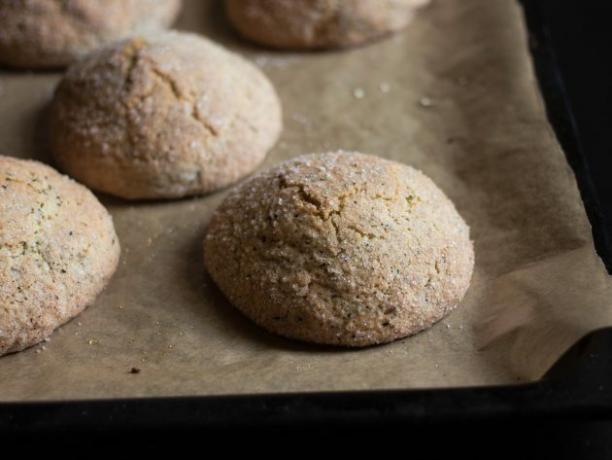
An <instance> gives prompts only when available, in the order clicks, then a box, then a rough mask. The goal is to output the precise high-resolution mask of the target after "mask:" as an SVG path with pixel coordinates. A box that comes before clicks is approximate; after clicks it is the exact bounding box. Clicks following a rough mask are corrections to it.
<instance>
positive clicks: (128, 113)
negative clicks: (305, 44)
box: [50, 32, 282, 199]
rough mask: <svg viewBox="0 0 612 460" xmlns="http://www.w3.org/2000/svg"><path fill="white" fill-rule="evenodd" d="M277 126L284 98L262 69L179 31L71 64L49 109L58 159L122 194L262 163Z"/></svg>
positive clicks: (169, 189)
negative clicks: (279, 96)
mask: <svg viewBox="0 0 612 460" xmlns="http://www.w3.org/2000/svg"><path fill="white" fill-rule="evenodd" d="M281 127H282V116H281V108H280V102H279V100H278V97H277V95H276V92H275V91H274V88H273V87H272V84H271V83H270V82H269V81H268V79H267V78H266V77H265V76H264V75H263V74H262V73H261V71H260V70H259V69H257V68H256V67H255V66H254V65H252V64H250V63H249V62H247V61H246V60H244V59H243V58H241V57H240V56H238V55H236V54H233V53H231V52H229V51H227V50H226V49H224V48H222V47H220V46H218V45H216V44H214V43H212V42H211V41H209V40H206V39H205V38H202V37H199V36H197V35H192V34H187V33H178V32H164V33H160V34H155V35H147V36H140V37H136V38H131V39H128V40H126V41H123V42H120V43H118V44H115V45H113V46H111V47H109V48H106V49H103V50H101V51H99V52H96V53H94V54H92V55H90V56H88V57H87V58H86V59H84V60H83V61H81V62H79V63H77V64H75V65H73V66H72V67H70V69H69V70H68V72H67V74H66V76H65V77H64V79H63V80H62V81H61V82H60V84H59V87H58V88H57V91H56V93H55V97H54V100H53V103H52V105H51V110H50V141H51V149H52V151H53V153H54V156H55V159H56V161H57V163H58V164H59V165H60V167H61V168H62V169H63V170H64V171H66V172H67V173H68V174H70V175H71V176H73V177H75V178H77V179H78V180H79V181H81V182H83V183H84V184H86V185H88V186H89V187H91V188H94V189H96V190H99V191H102V192H107V193H110V194H113V195H117V196H120V197H123V198H128V199H146V198H149V199H151V198H179V197H183V196H187V195H197V194H202V193H207V192H211V191H214V190H217V189H219V188H222V187H225V186H226V185H228V184H231V183H232V182H235V181H237V180H238V179H240V178H242V177H244V176H245V175H247V174H249V173H251V172H252V171H253V170H254V169H255V168H256V167H257V166H258V165H259V163H260V162H261V161H262V160H263V159H264V157H265V156H266V153H267V151H268V150H269V149H270V148H271V147H272V146H273V145H274V143H275V142H276V140H277V138H278V136H279V134H280V131H281Z"/></svg>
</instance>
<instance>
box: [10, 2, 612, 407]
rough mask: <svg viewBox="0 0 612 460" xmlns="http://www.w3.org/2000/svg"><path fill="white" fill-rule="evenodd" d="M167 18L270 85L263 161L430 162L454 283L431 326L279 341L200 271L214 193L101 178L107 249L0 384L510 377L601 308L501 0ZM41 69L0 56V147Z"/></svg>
mask: <svg viewBox="0 0 612 460" xmlns="http://www.w3.org/2000/svg"><path fill="white" fill-rule="evenodd" d="M372 1H375V0H372ZM178 28H180V29H184V30H191V31H196V32H199V33H202V34H204V35H207V36H209V37H211V38H212V39H214V40H217V41H220V42H222V43H224V44H226V45H227V46H229V47H230V48H231V49H233V50H234V51H236V52H239V53H241V54H243V55H245V56H246V57H247V58H249V59H252V60H253V61H254V62H255V63H256V64H258V65H259V66H260V67H262V69H263V70H264V71H265V72H266V74H267V75H268V76H269V77H270V78H271V80H272V81H273V82H274V84H275V85H276V87H277V89H278V92H279V94H280V96H281V99H282V102H283V106H284V121H285V129H284V132H283V135H282V138H281V140H280V142H279V143H278V145H277V146H276V147H275V148H274V149H273V150H272V152H271V153H270V155H269V156H268V158H267V160H266V162H265V165H264V166H269V165H272V164H275V163H277V162H279V161H281V160H283V159H286V158H290V157H292V156H296V155H299V154H301V153H305V152H314V151H326V150H332V149H338V148H344V149H355V150H360V151H363V152H368V153H374V154H377V155H380V156H383V157H387V158H392V159H395V160H398V161H401V162H405V163H408V164H411V165H414V166H416V167H418V168H420V169H422V170H423V171H424V172H425V173H426V174H428V175H429V176H431V177H432V178H433V179H434V180H435V181H436V182H437V183H438V184H439V185H440V186H441V187H442V188H443V189H444V190H445V191H446V193H447V194H448V195H449V196H450V197H451V198H452V199H453V200H454V201H455V203H456V204H457V206H458V208H459V210H460V212H461V213H462V215H463V216H464V218H465V219H466V220H467V222H468V223H469V224H470V226H471V228H472V237H473V239H474V241H475V246H476V271H475V274H474V278H473V282H472V286H471V288H470V290H469V292H468V294H467V297H466V298H465V300H464V302H463V303H462V305H461V306H460V308H458V309H457V310H456V311H455V312H454V313H453V314H451V315H450V317H448V318H447V319H446V320H444V321H442V322H440V323H438V324H437V325H436V326H435V327H433V328H432V329H431V330H429V331H426V332H423V333H421V334H418V335H416V336H414V337H411V338H408V339H405V340H401V341H398V342H395V343H393V344H390V345H386V346H381V347H375V348H368V349H364V350H339V349H333V348H325V347H317V346H310V345H308V344H302V343H298V342H292V341H288V340H284V339H282V338H278V337H275V336H272V335H270V334H268V333H266V332H263V331H261V330H260V329H258V328H257V327H256V326H254V325H252V324H251V323H250V322H249V321H248V320H247V319H245V318H244V317H242V316H241V315H240V314H239V313H238V312H237V311H235V310H234V309H233V308H232V307H231V306H230V305H229V304H228V302H227V301H226V300H225V299H224V298H223V296H222V295H221V294H220V292H219V291H218V290H217V289H216V288H215V287H214V285H213V284H212V282H211V280H210V278H209V277H208V276H207V275H206V273H205V272H204V269H203V265H202V261H201V259H202V256H201V252H202V251H201V247H202V238H203V233H204V229H205V227H206V224H207V222H208V221H209V218H210V216H211V213H212V211H213V210H214V209H215V207H216V206H217V205H218V204H219V202H220V201H221V200H222V199H223V197H224V196H225V194H226V193H227V191H223V192H220V193H215V194H212V195H209V196H206V197H201V198H195V199H187V200H182V201H174V202H153V203H151V202H149V203H130V202H125V201H120V200H116V199H112V198H109V197H105V196H101V200H102V201H103V203H104V204H105V205H107V206H108V207H109V209H110V211H111V213H112V214H113V216H114V219H115V224H116V227H117V232H118V234H119V238H120V240H121V243H122V247H123V254H122V258H121V263H120V267H119V269H118V271H117V273H116V275H115V277H114V278H113V280H112V282H111V284H110V286H109V287H108V289H107V290H106V291H105V292H104V293H103V294H102V295H101V296H100V298H99V299H98V300H97V301H96V303H95V304H94V305H92V306H91V307H90V308H89V309H88V310H86V311H85V312H84V313H83V314H82V315H81V316H80V317H78V318H77V319H75V320H74V321H72V322H70V323H69V324H67V325H65V326H64V327H62V328H61V329H60V330H59V331H57V332H56V333H55V334H54V335H53V336H52V338H51V340H50V342H48V343H45V344H41V345H39V346H36V347H33V348H31V349H29V350H27V351H25V352H22V353H18V354H14V355H10V356H6V357H3V358H0V400H2V401H9V400H41V399H67V398H112V397H134V396H162V395H164V396H169V395H210V394H227V393H259V392H287V391H316V390H355V389H382V388H413V387H443V386H465V385H483V384H511V383H517V382H523V381H529V380H533V379H537V378H539V377H540V376H541V375H542V373H543V372H545V370H546V369H547V368H548V366H549V365H550V364H552V363H553V361H554V360H555V359H556V358H557V357H558V356H559V355H560V354H561V353H562V352H563V351H564V350H565V349H566V348H567V347H568V346H569V345H571V343H573V342H574V341H575V340H577V339H578V338H579V337H580V336H582V335H583V334H585V333H587V332H589V331H590V330H592V329H595V328H597V327H600V326H604V325H610V324H612V308H611V307H612V305H610V303H611V302H610V299H611V298H612V282H611V279H610V278H609V277H608V276H607V275H606V273H605V271H604V268H603V266H602V264H601V262H600V260H599V259H598V258H597V256H596V255H595V252H594V249H593V244H592V239H591V232H590V227H589V224H588V221H587V219H586V216H585V212H584V209H583V207H582V203H581V201H580V197H579V194H578V191H577V188H576V184H575V180H574V177H573V175H572V172H571V170H570V168H569V166H568V165H567V163H566V161H565V158H564V155H563V153H562V151H561V150H560V148H559V146H558V144H557V142H556V140H555V138H554V136H553V134H552V131H551V128H550V127H549V125H548V124H547V121H546V118H545V114H544V109H543V105H542V102H541V99H540V96H539V94H538V91H537V85H536V81H535V78H534V76H533V71H532V67H531V63H530V59H529V55H528V52H527V44H526V43H527V38H526V31H525V27H524V24H523V19H522V15H521V11H520V9H519V7H518V4H517V2H514V1H513V0H437V1H435V2H434V3H433V4H432V6H431V7H428V8H426V9H424V10H422V11H421V12H420V13H419V14H418V15H417V17H416V19H415V20H414V22H413V23H412V25H411V26H410V27H409V28H408V29H407V30H406V31H405V32H402V33H400V34H398V35H397V36H395V37H392V38H390V39H388V40H385V41H381V42H378V43H375V44H373V45H370V46H367V47H363V48H359V49H355V50H350V51H341V52H323V53H304V54H296V53H280V52H269V51H266V50H264V49H261V48H257V47H254V46H252V45H249V44H248V43H246V42H243V41H242V40H240V39H239V38H238V37H237V36H236V35H234V34H233V32H232V31H231V29H230V28H229V27H228V25H227V23H226V21H225V19H224V17H223V14H222V9H221V6H220V4H219V2H217V1H201V0H192V1H186V8H185V11H184V14H183V16H182V19H181V20H180V22H179V24H178ZM59 77H60V74H58V73H24V72H15V71H3V72H1V73H0V152H2V153H4V154H8V155H14V156H20V157H34V158H38V159H43V160H45V161H48V159H49V157H48V153H47V149H46V146H45V135H44V118H45V117H44V113H45V107H46V105H47V104H48V102H49V99H50V97H51V94H52V91H53V88H54V86H55V84H56V83H57V81H58V79H59ZM133 367H135V368H138V369H140V370H141V371H140V373H138V374H131V373H130V369H131V368H133Z"/></svg>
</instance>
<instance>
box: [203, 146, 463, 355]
mask: <svg viewBox="0 0 612 460" xmlns="http://www.w3.org/2000/svg"><path fill="white" fill-rule="evenodd" d="M204 259H205V264H206V267H207V268H208V270H209V272H210V274H211V276H212V278H213V279H214V280H215V282H216V283H217V284H218V286H219V287H220V288H221V290H222V291H223V292H224V293H225V294H226V296H227V297H228V298H229V300H230V301H231V302H232V303H233V304H234V305H235V306H236V307H238V308H239V309H240V310H241V311H242V312H243V313H244V314H246V315H247V316H249V317H250V318H252V319H253V320H254V321H255V322H256V323H258V324H259V325H261V326H263V327H264V328H266V329H268V330H270V331H272V332H275V333H278V334H281V335H283V336H286V337H291V338H296V339H302V340H306V341H310V342H317V343H324V344H338V345H346V346H367V345H373V344H379V343H385V342H390V341H392V340H395V339H398V338H401V337H405V336H407V335H410V334H413V333H416V332H418V331H421V330H423V329H425V328H427V327H429V326H431V325H432V324H433V323H435V322H436V321H438V320H440V319H441V318H443V317H444V316H445V315H447V314H448V313H449V312H450V311H451V310H452V309H453V308H454V307H455V306H456V305H457V304H458V303H459V302H460V300H461V299H462V297H463V295H464V294H465V292H466V290H467V288H468V286H469V284H470V279H471V275H472V270H473V266H474V251H473V247H472V242H471V240H470V237H469V228H468V226H467V225H466V224H465V222H464V221H463V219H462V218H461V216H460V215H459V214H458V213H457V211H456V209H455V207H454V206H453V204H452V203H451V202H450V200H449V199H448V198H447V197H446V196H445V195H444V194H443V193H442V191H441V190H440V189H439V188H438V187H437V186H436V185H435V184H434V183H433V182H432V181H431V180H430V179H429V178H427V177H426V176H425V175H424V174H422V173H421V172H419V171H417V170H415V169H413V168H411V167H409V166H406V165H403V164H400V163H396V162H393V161H389V160H384V159H381V158H378V157H374V156H369V155H364V154H360V153H351V152H336V153H328V154H318V155H305V156H301V157H298V158H296V159H293V160H289V161H287V162H284V163H282V164H280V165H278V166H276V167H273V168H271V169H269V170H267V171H265V172H263V173H260V174H258V175H257V176H255V177H254V178H252V179H251V180H249V181H247V182H246V183H244V184H243V185H241V186H240V187H239V188H238V189H237V190H235V191H234V192H232V193H231V194H230V195H229V196H228V198H227V199H226V200H225V201H224V202H223V203H222V205H221V206H220V207H219V209H218V210H217V211H216V213H215V215H214V216H213V218H212V221H211V223H210V226H209V229H208V232H207V235H206V239H205V248H204Z"/></svg>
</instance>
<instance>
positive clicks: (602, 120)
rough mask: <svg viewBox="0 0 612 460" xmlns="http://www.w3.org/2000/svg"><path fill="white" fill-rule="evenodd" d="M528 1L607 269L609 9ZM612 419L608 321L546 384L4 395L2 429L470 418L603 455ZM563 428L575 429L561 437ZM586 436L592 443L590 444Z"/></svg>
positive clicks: (547, 82)
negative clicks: (82, 397) (25, 398)
mask: <svg viewBox="0 0 612 460" xmlns="http://www.w3.org/2000/svg"><path fill="white" fill-rule="evenodd" d="M521 3H522V5H523V8H524V11H525V16H526V18H527V24H528V28H529V31H530V49H531V52H532V57H533V61H534V63H535V68H536V73H537V76H538V80H539V83H540V87H541V90H542V93H543V96H544V99H545V102H546V107H547V113H548V116H549V119H550V122H551V124H552V125H553V127H554V129H555V132H556V134H557V137H558V139H559V141H560V143H561V145H562V146H563V149H564V151H565V153H566V155H567V158H568V161H569V163H570V165H571V166H572V168H573V169H574V172H575V174H576V177H577V181H578V185H579V189H580V192H581V195H582V199H583V201H584V204H585V208H586V210H587V214H588V217H589V219H590V221H591V225H592V228H593V236H594V241H595V245H596V249H597V252H598V253H599V255H600V256H601V258H602V259H603V261H604V263H605V264H606V267H607V268H608V271H610V270H611V269H612V182H610V181H609V180H607V176H608V175H609V171H610V170H612V156H611V155H610V154H611V152H612V142H611V141H610V138H609V136H606V135H605V134H606V133H607V132H606V130H607V129H609V127H610V126H612V123H611V122H612V112H611V111H612V100H611V99H612V98H611V95H610V83H609V82H610V81H612V75H611V74H610V72H609V71H608V70H607V69H606V68H605V66H604V61H603V60H602V56H605V55H606V53H607V49H606V47H607V44H609V43H610V42H612V33H611V32H610V29H609V28H608V27H607V24H604V21H606V18H608V17H609V16H608V14H609V13H610V7H609V6H605V5H603V2H581V1H579V0H567V1H562V2H558V1H555V0H522V1H521ZM611 303H612V302H611ZM608 420H612V329H603V330H599V331H594V332H593V333H591V334H589V335H588V336H587V337H585V338H583V339H582V340H581V341H579V342H578V343H577V344H575V345H574V346H573V347H572V348H571V349H570V350H568V352H567V353H566V354H564V355H563V357H562V358H561V359H560V360H559V361H558V362H557V363H556V364H555V365H554V366H553V367H552V368H551V369H550V371H549V372H548V373H547V374H546V375H545V376H544V377H543V378H542V379H541V380H540V381H538V382H535V383H530V384H524V385H513V386H499V387H478V388H460V389H439V390H438V389H436V390H398V391H357V392H334V393H303V394H282V395H281V394H278V395H256V396H250V395H244V396H214V397H180V398H145V399H125V400H104V401H63V402H49V403H5V404H0V438H1V439H2V441H3V443H4V442H6V441H7V440H13V441H15V440H22V439H23V438H24V437H28V436H30V435H33V434H36V435H38V436H50V437H52V438H53V439H54V440H55V441H56V442H57V441H58V440H59V439H62V435H64V438H65V439H64V440H65V441H67V442H70V443H74V442H77V439H78V440H80V442H87V441H86V440H87V439H88V436H98V435H101V434H102V435H104V436H109V435H114V436H118V437H127V436H129V437H130V438H131V439H134V436H135V433H145V432H150V431H151V430H155V431H160V432H162V431H163V432H164V433H166V434H167V433H169V432H172V433H174V434H177V433H183V434H190V435H194V434H195V433H200V432H201V431H202V430H211V429H233V430H238V429H258V430H262V429H264V430H277V429H287V428H293V429H300V430H301V431H304V430H309V431H311V432H321V431H323V430H326V429H329V428H334V429H340V428H345V429H350V430H358V429H367V430H368V431H370V432H372V431H373V430H374V431H380V430H389V429H393V428H401V429H402V430H404V429H407V428H410V429H411V431H410V432H411V433H412V434H413V435H414V436H412V438H411V439H412V442H415V443H416V442H417V440H418V439H420V441H421V442H424V440H425V439H427V437H426V436H425V437H422V436H423V433H424V432H427V433H431V432H432V431H438V428H439V427H440V426H445V427H448V426H453V427H454V432H455V434H456V435H458V434H459V433H462V432H464V431H466V430H470V431H471V430H472V429H474V427H478V429H480V430H481V435H483V433H484V432H485V431H486V432H488V433H489V435H491V433H494V432H496V430H498V429H499V428H500V427H501V426H504V427H506V426H508V425H512V426H513V427H515V428H516V427H519V426H520V427H522V435H523V437H522V438H519V439H514V440H513V445H514V446H517V445H520V444H521V442H519V441H520V440H522V442H523V443H526V442H529V441H530V440H531V441H533V438H534V436H533V434H531V435H530V433H532V431H530V430H531V429H532V427H533V426H534V425H537V426H538V427H539V431H538V439H539V440H540V441H542V440H544V439H546V436H545V434H546V433H549V434H550V435H551V436H555V437H557V447H559V448H563V449H565V452H566V453H567V452H569V450H568V447H572V446H573V447H578V448H579V447H581V446H582V447H584V446H586V445H587V444H588V449H586V450H587V451H588V452H587V453H589V452H590V453H594V452H599V451H598V450H597V449H596V447H597V448H606V446H604V445H603V444H605V440H606V439H610V426H609V425H608V424H607V423H604V424H602V422H605V421H608ZM560 423H562V425H560ZM458 427H462V428H461V429H458ZM585 427H586V428H585ZM585 430H586V431H585ZM67 433H69V434H67ZM559 433H564V434H569V433H571V434H573V437H572V436H569V435H567V436H563V437H561V438H559ZM417 434H418V436H419V437H418V438H417V437H416V435H417ZM498 434H499V432H498ZM479 436H480V435H479ZM576 436H580V439H578V438H576ZM495 438H496V439H497V437H495ZM165 439H166V440H168V439H170V438H168V437H166V438H165ZM490 439H491V438H490ZM572 439H574V441H575V442H574V443H573V444H572ZM584 439H587V440H588V441H589V442H587V443H586V444H585V443H584V442H582V440H584ZM155 442H162V441H161V438H159V437H158V438H157V441H151V440H149V443H153V444H154V443H155ZM598 443H599V444H598ZM602 443H603V444H602ZM459 447H460V446H459V445H458V444H455V445H454V446H453V448H455V449H456V448H459ZM547 451H548V452H550V451H549V450H547ZM534 452H535V451H534ZM581 453H583V452H582V451H581ZM585 455H586V454H584V453H583V458H586V456H585Z"/></svg>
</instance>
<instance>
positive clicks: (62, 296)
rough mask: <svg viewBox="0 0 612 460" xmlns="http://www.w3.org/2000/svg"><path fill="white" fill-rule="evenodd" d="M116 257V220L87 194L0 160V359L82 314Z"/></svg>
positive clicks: (35, 167) (48, 172)
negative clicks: (0, 356)
mask: <svg viewBox="0 0 612 460" xmlns="http://www.w3.org/2000/svg"><path fill="white" fill-rule="evenodd" d="M119 252H120V249H119V242H118V240H117V235H116V234H115V229H114V227H113V221H112V219H111V216H110V215H109V214H108V212H106V210H105V209H104V207H103V206H102V205H101V204H100V203H99V202H98V200H97V199H96V197H94V196H93V195H92V194H91V192H90V191H89V190H87V189H86V188H85V187H83V186H82V185H79V184H77V183H76V182H74V181H73V180H71V179H69V178H68V177H66V176H62V175H60V174H58V173H57V172H56V171H55V170H54V169H52V168H50V167H48V166H45V165H43V164H41V163H38V162H34V161H26V160H18V159H15V158H9V157H5V156H0V355H3V354H6V353H11V352H16V351H20V350H23V349H24V348H27V347H30V346H32V345H34V344H36V343H38V342H40V341H41V340H44V339H45V338H47V337H48V336H49V335H51V333H52V332H53V330H54V329H56V328H57V327H59V326H60V325H62V324H64V323H65V322H67V321H69V320H70V319H72V318H74V317H75V316H76V315H78V314H79V313H80V312H81V311H83V309H85V307H86V306H87V305H89V304H91V303H92V302H93V301H94V299H95V298H96V296H97V295H98V294H99V293H100V291H102V289H103V288H104V287H105V286H106V284H107V283H108V281H109V279H110V278H111V276H112V274H113V273H114V271H115V268H116V267H117V263H118V260H119Z"/></svg>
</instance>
